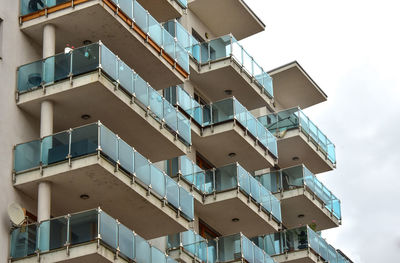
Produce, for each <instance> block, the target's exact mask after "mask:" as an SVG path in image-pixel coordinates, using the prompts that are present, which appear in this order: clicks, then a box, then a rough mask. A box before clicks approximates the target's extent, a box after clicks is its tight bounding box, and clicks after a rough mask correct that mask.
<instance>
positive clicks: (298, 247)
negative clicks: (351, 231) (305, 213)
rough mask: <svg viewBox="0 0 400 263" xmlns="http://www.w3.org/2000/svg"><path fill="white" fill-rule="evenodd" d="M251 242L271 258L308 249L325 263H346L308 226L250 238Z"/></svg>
mask: <svg viewBox="0 0 400 263" xmlns="http://www.w3.org/2000/svg"><path fill="white" fill-rule="evenodd" d="M252 240H253V242H254V243H255V244H256V245H257V246H259V247H260V248H262V249H263V250H264V251H265V252H267V253H268V254H269V255H271V256H274V255H280V254H284V253H291V252H296V251H302V250H307V249H310V250H312V251H313V252H314V253H315V254H317V255H318V256H320V257H321V258H322V259H323V260H324V261H325V262H329V263H347V262H348V261H347V260H346V259H344V258H343V256H342V255H340V254H339V253H338V252H337V251H336V249H335V248H333V247H332V246H331V245H329V244H328V243H327V242H326V240H325V239H323V238H322V237H321V236H320V235H318V234H317V233H315V232H314V231H313V230H312V229H311V228H310V227H308V226H304V227H300V228H296V229H290V230H284V231H282V232H279V233H275V234H271V235H266V236H261V237H256V238H252Z"/></svg>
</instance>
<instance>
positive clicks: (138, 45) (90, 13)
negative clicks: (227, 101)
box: [21, 0, 185, 90]
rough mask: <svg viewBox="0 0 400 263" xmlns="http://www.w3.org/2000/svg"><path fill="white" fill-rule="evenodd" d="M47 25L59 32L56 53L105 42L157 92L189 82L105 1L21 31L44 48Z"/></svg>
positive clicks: (56, 14) (29, 23)
mask: <svg viewBox="0 0 400 263" xmlns="http://www.w3.org/2000/svg"><path fill="white" fill-rule="evenodd" d="M45 24H53V25H55V26H56V28H57V30H56V33H57V35H56V52H63V51H64V48H65V46H66V44H70V45H73V46H76V47H77V46H81V45H82V43H83V41H85V40H90V41H92V42H96V41H98V40H101V41H102V42H103V43H104V44H105V45H106V46H107V47H108V48H109V49H110V50H113V52H115V54H117V55H118V56H119V57H120V58H121V59H122V60H123V61H124V62H125V63H126V64H127V65H128V66H130V67H131V68H133V69H134V70H135V71H136V72H137V73H138V74H139V75H140V76H141V77H142V78H143V79H144V80H146V81H147V82H149V83H150V84H151V85H152V86H153V88H155V89H158V90H159V89H164V88H166V87H169V86H172V85H177V84H180V83H183V81H184V79H185V77H184V76H182V75H181V74H180V73H179V72H178V71H177V70H176V69H173V67H172V66H171V64H169V63H168V62H167V61H166V60H165V59H164V58H163V57H161V56H160V54H159V52H157V51H156V50H155V49H154V48H153V47H152V46H151V45H150V44H149V43H147V42H146V41H145V40H144V38H143V36H141V35H140V34H139V33H137V32H136V31H135V30H133V29H132V28H131V26H129V25H128V24H127V23H126V22H125V21H124V20H122V19H121V18H120V17H119V16H118V15H116V14H115V13H114V11H113V10H112V9H111V8H109V7H108V6H107V5H106V4H105V3H103V1H102V0H91V1H87V2H85V3H82V4H79V5H76V6H74V8H71V7H69V8H66V9H62V10H59V11H56V12H54V13H51V14H49V15H48V17H46V16H41V17H38V18H35V19H32V20H29V21H27V22H24V23H23V24H22V26H21V30H22V32H24V33H25V34H27V35H28V36H29V37H31V38H32V39H33V41H34V42H36V43H38V44H39V46H42V42H43V39H42V32H43V27H44V25H45Z"/></svg>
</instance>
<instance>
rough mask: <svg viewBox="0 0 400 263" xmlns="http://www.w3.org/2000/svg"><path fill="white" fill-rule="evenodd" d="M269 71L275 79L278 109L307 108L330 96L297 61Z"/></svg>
mask: <svg viewBox="0 0 400 263" xmlns="http://www.w3.org/2000/svg"><path fill="white" fill-rule="evenodd" d="M268 73H269V75H270V76H271V77H272V78H273V79H274V95H275V102H276V107H277V109H278V110H283V109H289V108H293V107H297V106H299V107H300V108H302V109H305V108H308V107H311V106H313V105H315V104H318V103H321V102H324V101H326V100H327V98H328V96H327V95H326V94H325V93H324V92H323V91H322V89H321V88H320V87H319V86H318V85H317V83H315V81H314V80H313V79H312V78H311V77H310V76H309V75H308V74H307V72H306V71H305V70H304V69H303V68H302V67H301V66H300V64H299V63H298V62H297V61H294V62H292V63H289V64H286V65H283V66H281V67H279V68H276V69H273V70H271V71H269V72H268Z"/></svg>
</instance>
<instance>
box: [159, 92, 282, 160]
mask: <svg viewBox="0 0 400 263" xmlns="http://www.w3.org/2000/svg"><path fill="white" fill-rule="evenodd" d="M164 96H165V99H166V100H168V101H170V102H171V103H172V104H173V105H177V106H179V108H181V109H182V110H184V111H185V112H186V113H187V114H188V115H189V116H190V117H191V118H192V119H193V120H194V121H196V123H197V124H198V125H200V126H202V127H206V126H210V125H215V124H218V123H222V122H225V121H229V120H236V121H238V122H239V123H240V124H241V125H242V126H243V127H244V128H245V129H246V131H248V132H249V133H250V134H251V135H252V136H253V137H254V138H255V139H256V140H257V141H259V142H260V143H261V144H262V145H263V146H264V147H265V148H266V149H268V150H269V151H270V152H271V153H272V154H273V155H274V156H275V157H276V158H277V157H278V147H277V140H276V137H275V136H274V135H273V134H272V133H271V132H270V131H269V130H268V129H267V128H266V127H264V125H263V124H262V123H261V122H260V121H259V120H258V119H257V118H256V117H254V116H253V115H252V114H251V113H250V112H249V111H248V110H247V109H246V108H245V107H244V106H243V105H242V104H241V103H240V102H239V101H238V100H237V99H236V98H235V97H232V98H227V99H224V100H220V101H217V102H213V103H211V104H208V105H200V104H199V103H198V102H197V101H196V100H194V99H193V98H192V97H191V96H190V95H189V94H188V93H187V92H186V91H185V90H184V89H182V88H181V87H180V86H173V87H169V88H166V89H164Z"/></svg>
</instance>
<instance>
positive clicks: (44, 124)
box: [40, 100, 54, 138]
mask: <svg viewBox="0 0 400 263" xmlns="http://www.w3.org/2000/svg"><path fill="white" fill-rule="evenodd" d="M53 114H54V106H53V102H51V101H49V100H45V101H43V102H42V104H41V107H40V137H41V138H42V137H45V136H47V135H51V134H53Z"/></svg>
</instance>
